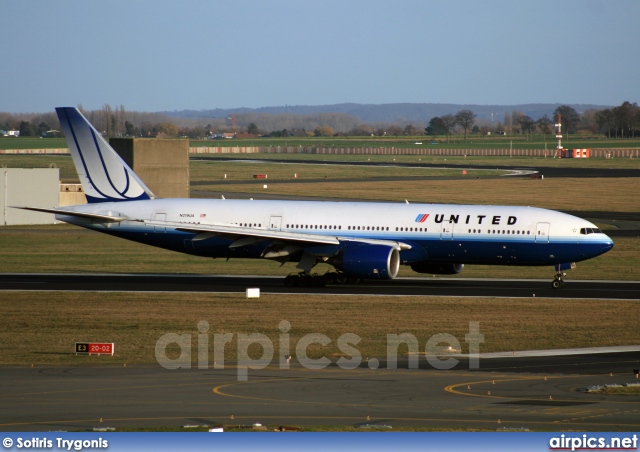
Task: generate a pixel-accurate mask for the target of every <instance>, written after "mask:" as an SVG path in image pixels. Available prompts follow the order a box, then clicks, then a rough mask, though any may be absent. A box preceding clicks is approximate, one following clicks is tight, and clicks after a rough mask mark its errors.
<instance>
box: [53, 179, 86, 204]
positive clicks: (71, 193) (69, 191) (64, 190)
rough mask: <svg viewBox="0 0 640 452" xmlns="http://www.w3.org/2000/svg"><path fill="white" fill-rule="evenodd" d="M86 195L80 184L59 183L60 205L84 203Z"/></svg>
mask: <svg viewBox="0 0 640 452" xmlns="http://www.w3.org/2000/svg"><path fill="white" fill-rule="evenodd" d="M86 203H87V197H86V196H85V194H84V191H83V190H82V184H60V203H59V205H60V207H64V206H77V205H79V204H86Z"/></svg>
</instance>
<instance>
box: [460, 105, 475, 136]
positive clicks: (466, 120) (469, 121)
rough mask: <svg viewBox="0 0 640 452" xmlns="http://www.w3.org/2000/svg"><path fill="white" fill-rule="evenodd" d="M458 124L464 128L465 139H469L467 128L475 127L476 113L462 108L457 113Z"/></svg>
mask: <svg viewBox="0 0 640 452" xmlns="http://www.w3.org/2000/svg"><path fill="white" fill-rule="evenodd" d="M455 118H456V124H458V125H459V126H460V127H462V128H463V129H464V141H467V130H469V129H470V128H471V127H473V123H474V122H475V120H476V115H475V113H474V112H472V111H471V110H460V111H459V112H458V113H456V116H455Z"/></svg>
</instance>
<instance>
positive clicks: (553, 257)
mask: <svg viewBox="0 0 640 452" xmlns="http://www.w3.org/2000/svg"><path fill="white" fill-rule="evenodd" d="M56 111H57V113H58V117H59V118H60V124H61V126H62V130H63V132H64V135H65V137H66V138H67V142H68V143H69V149H70V151H71V155H72V157H73V162H74V164H75V167H76V170H77V171H78V175H79V177H80V181H81V182H82V187H83V189H84V191H85V194H86V196H87V201H88V204H85V205H77V206H69V207H61V208H51V209H46V208H31V207H23V208H27V209H30V210H35V211H41V212H49V213H54V214H55V215H56V219H58V220H62V221H65V222H67V223H71V224H75V225H78V226H82V227H85V228H88V229H93V230H96V231H100V232H104V233H106V234H111V235H114V236H116V237H122V238H125V239H128V240H133V241H136V242H140V243H144V244H147V245H153V246H157V247H160V248H165V249H169V250H173V251H179V252H181V253H187V254H192V255H196V256H203V257H210V258H242V259H257V258H262V259H273V260H276V261H279V262H281V263H285V262H297V263H298V264H297V268H298V269H299V270H300V272H299V273H295V274H290V275H289V276H287V277H286V278H285V281H284V282H285V284H286V285H300V286H305V285H314V286H315V285H318V286H321V285H324V284H325V283H344V282H352V283H353V282H357V281H359V280H360V279H377V280H387V279H393V278H395V277H396V275H397V274H398V269H399V267H400V264H402V265H409V266H410V267H411V268H412V269H413V270H414V271H416V272H418V273H428V274H440V275H448V274H456V273H459V272H460V271H461V270H462V268H463V266H464V265H465V264H482V265H518V266H544V265H548V266H550V267H551V266H553V267H554V271H555V272H556V275H555V278H554V280H553V283H552V285H553V287H554V288H556V289H557V288H560V287H562V286H563V285H564V281H563V276H565V273H564V271H565V270H567V269H569V268H573V266H574V262H577V261H583V260H586V259H590V258H592V257H596V256H599V255H601V254H603V253H606V252H607V251H609V250H610V249H611V248H612V247H613V242H612V240H611V239H610V238H609V237H608V236H606V235H605V234H603V233H602V232H601V231H600V230H599V229H598V228H597V227H596V226H595V225H594V224H592V223H590V222H588V221H586V220H583V219H581V218H578V217H575V216H572V215H567V214H564V213H561V212H556V211H552V210H546V209H540V208H535V207H516V206H484V205H455V204H410V203H407V202H404V203H377V202H376V203H373V202H363V203H359V202H325V201H257V200H256V201H254V200H231V199H224V198H223V199H161V198H157V197H156V196H155V195H154V194H153V193H152V192H151V190H149V188H147V186H146V185H145V184H144V182H142V180H140V178H139V177H138V176H137V175H136V174H135V173H134V172H133V170H131V168H129V167H128V166H127V164H126V163H125V162H124V161H123V160H122V159H121V158H120V156H118V154H117V153H116V152H115V151H114V150H113V148H112V147H111V146H109V144H108V143H107V142H106V141H105V140H104V139H103V138H102V136H101V135H100V133H98V132H97V131H96V129H95V128H94V127H93V126H92V125H91V124H90V123H89V121H87V119H86V118H85V117H84V116H83V115H82V114H81V113H80V112H79V111H78V110H77V109H75V108H57V109H56ZM320 262H324V263H327V264H330V265H331V266H333V267H334V268H335V270H336V271H332V272H329V273H327V274H325V275H312V270H313V268H314V266H315V265H316V264H318V263H320Z"/></svg>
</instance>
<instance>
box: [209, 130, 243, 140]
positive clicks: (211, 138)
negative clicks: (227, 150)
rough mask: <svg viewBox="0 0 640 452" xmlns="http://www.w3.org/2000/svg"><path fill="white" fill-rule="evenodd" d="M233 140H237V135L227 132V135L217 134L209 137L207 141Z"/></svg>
mask: <svg viewBox="0 0 640 452" xmlns="http://www.w3.org/2000/svg"><path fill="white" fill-rule="evenodd" d="M231 138H236V134H235V133H229V132H225V133H216V134H214V135H209V136H208V137H207V140H223V139H231Z"/></svg>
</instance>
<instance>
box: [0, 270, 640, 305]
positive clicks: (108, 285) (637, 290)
mask: <svg viewBox="0 0 640 452" xmlns="http://www.w3.org/2000/svg"><path fill="white" fill-rule="evenodd" d="M283 281H284V277H268V276H225V275H176V274H153V275H144V274H143V275H141V274H66V273H50V274H49V273H37V274H26V273H3V274H0V291H9V290H19V291H31V290H37V291H108V292H212V293H244V292H246V289H247V288H259V289H260V290H261V292H262V293H293V294H296V293H297V294H301V293H313V294H332V295H407V296H445V297H508V298H521V297H524V298H531V297H546V298H577V299H626V300H637V299H640V282H635V281H571V280H567V281H566V284H565V286H564V288H562V289H560V290H555V289H552V288H551V278H549V280H537V279H534V280H523V279H518V280H514V279H462V278H460V279H456V278H397V279H394V280H391V281H380V282H376V281H364V282H361V283H360V284H357V285H329V286H326V287H322V288H313V287H304V288H302V287H285V286H284V282H283Z"/></svg>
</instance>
